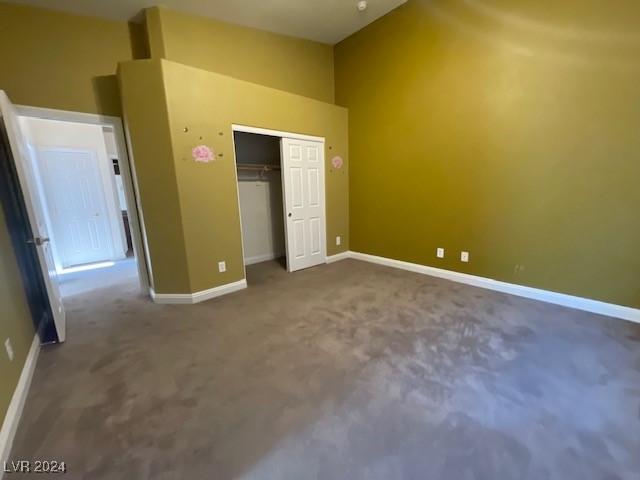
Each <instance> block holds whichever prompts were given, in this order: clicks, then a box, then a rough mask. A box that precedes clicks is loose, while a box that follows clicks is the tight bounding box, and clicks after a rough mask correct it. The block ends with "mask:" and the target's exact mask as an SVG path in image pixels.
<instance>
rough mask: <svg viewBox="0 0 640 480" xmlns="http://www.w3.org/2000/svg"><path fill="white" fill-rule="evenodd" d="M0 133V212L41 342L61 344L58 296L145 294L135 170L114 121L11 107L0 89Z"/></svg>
mask: <svg viewBox="0 0 640 480" xmlns="http://www.w3.org/2000/svg"><path fill="white" fill-rule="evenodd" d="M0 133H2V135H1V136H0V141H1V142H0V143H1V147H2V148H1V153H2V155H0V161H1V167H2V168H0V180H1V181H2V184H3V193H4V195H2V206H3V209H4V212H5V217H6V221H7V223H8V224H9V225H10V227H11V230H12V231H11V237H12V243H13V247H14V251H15V253H16V256H17V257H18V263H19V265H20V269H21V274H22V277H23V282H24V284H25V289H26V291H27V293H28V295H29V303H30V307H31V308H32V316H33V320H34V324H35V325H36V328H37V330H38V332H39V333H40V334H41V340H42V341H43V342H63V341H64V340H65V337H66V312H65V308H64V302H63V300H62V298H63V294H64V295H66V296H70V295H75V294H78V293H85V292H87V291H90V290H94V289H101V288H105V287H106V288H108V287H110V286H111V285H112V282H113V281H114V279H115V281H116V283H118V282H121V281H123V280H125V281H127V284H126V288H127V289H129V288H130V286H129V285H128V283H129V282H131V285H132V286H133V288H135V286H136V284H137V285H138V286H139V287H140V289H141V290H142V292H144V293H145V294H146V292H148V288H149V287H148V285H149V276H148V273H147V272H148V270H147V266H148V258H147V256H146V255H145V252H146V248H143V240H142V239H143V235H142V233H143V225H142V224H141V221H140V219H141V215H139V212H140V205H139V203H138V200H137V198H138V195H137V186H136V184H135V170H134V169H133V168H131V166H130V164H129V158H128V156H127V150H126V148H125V142H124V131H123V128H122V122H121V120H120V119H119V118H117V117H107V116H101V115H93V114H84V113H76V112H66V111H60V110H49V109H42V108H34V107H20V106H15V105H13V103H12V102H11V101H10V99H9V98H8V97H7V95H6V93H5V92H4V91H2V90H0ZM89 137H91V138H92V139H93V143H91V142H89V140H88V139H89ZM109 143H111V144H112V149H111V151H112V154H111V155H109V154H108V153H107V144H109ZM118 176H120V177H121V179H120V181H118ZM119 188H120V190H121V191H120V194H121V195H119ZM122 194H123V195H122ZM87 249H89V251H87ZM54 250H55V251H54ZM54 257H55V259H54ZM116 266H117V267H120V268H115V267H116ZM109 268H111V270H107V269H109ZM71 274H72V275H74V277H68V278H67V283H71V282H72V281H74V282H75V286H72V287H69V288H67V289H65V288H64V286H65V279H64V278H63V277H64V276H65V275H71ZM131 276H132V277H133V278H131ZM127 277H129V278H127ZM61 284H62V286H63V291H62V292H61V288H60V287H61ZM30 292H31V293H30ZM111 292H112V290H111V289H107V290H104V291H103V292H101V295H102V294H105V295H107V296H109V295H112V293H111ZM42 332H50V334H49V333H45V334H44V335H43V334H42Z"/></svg>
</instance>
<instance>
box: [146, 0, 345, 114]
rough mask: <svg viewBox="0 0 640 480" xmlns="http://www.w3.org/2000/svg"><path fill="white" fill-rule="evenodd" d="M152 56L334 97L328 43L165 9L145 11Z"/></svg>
mask: <svg viewBox="0 0 640 480" xmlns="http://www.w3.org/2000/svg"><path fill="white" fill-rule="evenodd" d="M146 12H147V23H148V27H149V37H150V44H151V52H152V55H153V58H166V59H168V60H172V61H175V62H179V63H183V64H185V65H191V66H194V67H198V68H202V69H204V70H209V71H211V72H217V73H221V74H223V75H229V76H231V77H235V78H238V79H241V80H247V81H249V82H253V83H258V84H260V85H266V86H268V87H273V88H277V89H279V90H284V91H287V92H291V93H296V94H298V95H303V96H306V97H311V98H315V99H317V100H322V101H325V102H333V100H334V95H333V90H334V79H333V48H332V47H331V46H330V45H326V44H323V43H318V42H314V41H311V40H303V39H299V38H294V37H288V36H285V35H278V34H275V33H270V32H266V31H263V30H256V29H254V28H247V27H241V26H238V25H233V24H230V23H224V22H221V21H217V20H213V19H208V18H203V17H197V16H194V15H189V14H186V13H180V12H176V11H173V10H168V9H166V8H158V7H153V8H151V9H148V10H147V11H146Z"/></svg>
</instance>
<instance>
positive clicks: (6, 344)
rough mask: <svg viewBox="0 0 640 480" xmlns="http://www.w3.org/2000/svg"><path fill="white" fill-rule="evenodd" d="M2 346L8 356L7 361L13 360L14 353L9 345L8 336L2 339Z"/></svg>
mask: <svg viewBox="0 0 640 480" xmlns="http://www.w3.org/2000/svg"><path fill="white" fill-rule="evenodd" d="M4 348H5V350H6V351H7V357H9V361H10V362H13V357H14V353H13V346H12V345H11V339H10V338H7V339H6V340H5V341H4Z"/></svg>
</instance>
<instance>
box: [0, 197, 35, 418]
mask: <svg viewBox="0 0 640 480" xmlns="http://www.w3.org/2000/svg"><path fill="white" fill-rule="evenodd" d="M0 305H1V306H2V314H0V378H1V379H2V381H1V382H0V425H1V420H4V417H5V414H6V412H7V408H8V406H9V403H10V402H11V397H12V396H13V392H14V390H15V388H16V385H17V384H18V379H19V378H20V374H21V373H22V368H23V366H24V362H25V360H26V358H27V354H28V353H29V348H30V347H31V344H32V342H33V336H34V334H35V332H34V328H33V323H32V321H31V312H30V311H29V304H28V303H27V297H26V295H25V292H24V287H23V284H22V277H21V276H20V270H19V269H18V263H17V261H16V257H15V254H14V251H13V247H12V246H11V238H10V236H9V231H8V229H7V224H6V220H5V216H4V211H3V209H2V208H0ZM7 338H10V339H11V344H12V346H13V351H14V353H15V357H14V359H13V362H10V361H9V358H8V357H7V354H6V351H5V348H4V342H5V340H6V339H7Z"/></svg>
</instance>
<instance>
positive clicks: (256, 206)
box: [238, 172, 285, 265]
mask: <svg viewBox="0 0 640 480" xmlns="http://www.w3.org/2000/svg"><path fill="white" fill-rule="evenodd" d="M238 180H239V181H238V188H239V192H240V213H241V215H242V239H243V244H244V262H245V264H246V265H250V264H252V263H258V262H263V261H265V260H270V259H273V258H278V257H282V256H284V255H285V240H284V213H283V210H282V184H281V181H280V172H272V173H269V174H267V176H266V180H247V179H246V177H245V178H243V174H242V173H241V172H239V176H238Z"/></svg>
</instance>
